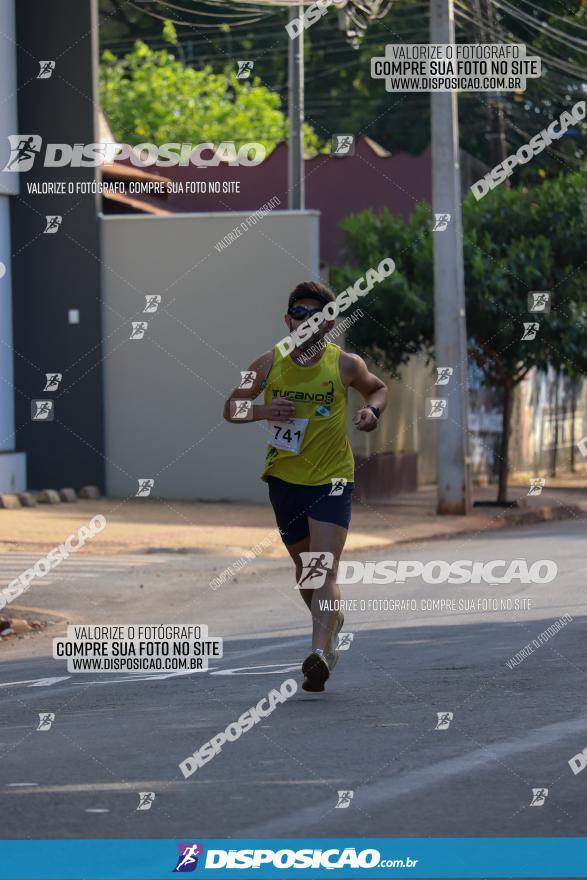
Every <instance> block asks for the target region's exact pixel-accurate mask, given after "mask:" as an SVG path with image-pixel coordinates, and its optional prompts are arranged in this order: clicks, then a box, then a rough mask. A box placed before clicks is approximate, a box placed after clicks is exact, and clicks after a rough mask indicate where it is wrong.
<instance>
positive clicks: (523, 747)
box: [0, 521, 587, 839]
mask: <svg viewBox="0 0 587 880" xmlns="http://www.w3.org/2000/svg"><path fill="white" fill-rule="evenodd" d="M399 549H400V551H401V552H397V551H396V552H395V553H394V558H399V559H417V560H418V559H419V560H422V561H429V560H436V559H444V560H447V561H453V560H457V559H472V560H479V561H487V560H490V559H500V558H502V559H507V560H509V559H515V558H524V559H527V560H529V561H535V560H538V559H551V560H554V561H555V562H556V563H557V565H558V575H557V577H556V579H555V581H553V582H552V583H550V584H543V585H537V584H527V585H520V584H519V583H516V582H514V583H512V584H510V585H507V586H491V585H487V584H480V585H464V586H450V585H446V584H439V585H426V584H423V583H422V582H421V580H416V581H413V582H409V583H407V584H404V585H389V586H386V585H376V586H375V585H374V586H365V585H361V586H351V587H345V588H344V596H345V598H347V599H350V598H356V599H358V600H360V599H390V598H392V599H398V598H400V599H401V598H408V599H415V600H416V602H417V605H418V609H417V610H416V611H404V612H401V611H400V612H391V611H385V610H365V611H361V610H357V611H354V612H349V613H347V615H346V618H347V619H346V622H345V626H344V631H345V632H352V633H353V634H354V638H353V640H352V643H351V645H350V648H349V650H347V651H344V652H342V653H341V655H340V662H339V664H338V667H337V669H336V671H335V673H334V674H333V676H332V678H331V681H330V682H329V683H328V685H327V691H326V693H325V694H322V695H307V694H305V693H304V692H303V691H301V690H299V691H298V693H297V694H295V695H294V696H293V697H292V698H291V699H289V700H288V701H286V702H284V703H283V704H281V705H278V706H277V707H276V709H275V711H274V712H273V713H272V714H271V715H269V716H268V717H267V718H266V719H265V720H263V721H262V722H261V723H259V724H257V725H255V726H254V727H253V728H252V729H251V730H250V731H249V732H247V733H244V734H243V735H242V736H241V737H240V738H239V739H238V740H236V741H235V742H228V743H226V745H225V746H224V747H223V749H222V751H221V752H220V753H219V754H218V755H216V757H214V759H213V760H211V761H210V762H209V763H207V764H206V765H205V766H203V767H201V768H200V769H199V770H197V772H196V773H195V774H194V775H193V776H191V777H190V778H189V779H187V780H186V779H184V777H183V775H182V774H181V772H180V770H179V768H178V764H179V762H180V761H182V760H183V759H184V758H186V757H187V756H188V755H190V754H191V753H192V752H193V751H195V750H196V749H198V748H199V747H200V746H202V745H203V744H204V743H205V742H206V741H208V740H210V739H211V738H212V737H213V736H214V735H215V734H217V733H219V732H220V731H223V730H224V729H225V728H226V726H227V725H228V724H230V723H231V722H233V721H236V720H237V719H238V718H239V716H240V715H242V713H243V712H245V711H246V710H247V709H248V708H249V707H251V706H253V705H255V704H256V703H257V702H258V701H259V700H260V699H261V698H262V697H263V696H265V695H266V694H267V692H268V691H269V690H270V689H271V688H274V687H278V686H279V685H280V684H281V683H282V682H283V681H284V680H285V679H287V678H290V677H293V678H294V679H295V680H296V681H298V682H300V675H299V673H298V667H299V664H300V661H301V659H302V658H303V657H304V656H305V654H306V652H307V648H308V631H309V630H308V621H307V619H306V618H307V612H306V610H305V607H304V606H303V604H302V602H301V600H300V598H299V596H297V595H296V591H295V588H294V587H293V586H292V581H291V577H290V573H289V568H288V567H287V565H286V564H285V562H284V561H259V560H257V561H253V562H251V563H250V564H249V565H248V566H247V567H246V568H245V569H244V570H243V571H242V572H241V573H240V574H239V575H238V578H237V580H236V582H234V581H230V582H228V583H226V584H224V585H223V586H222V587H220V588H219V589H217V590H216V591H214V590H211V589H210V587H209V586H208V582H209V579H210V578H211V577H213V576H214V575H215V574H218V573H219V570H221V569H222V568H223V567H224V565H226V564H228V563H229V562H231V561H232V560H230V559H221V558H213V557H209V556H199V555H182V556H179V555H178V556H172V555H164V556H159V555H157V556H147V555H145V556H141V557H133V558H132V559H129V558H127V559H126V561H125V564H124V565H123V564H121V565H120V566H119V567H118V568H117V567H116V566H115V565H114V563H112V564H111V561H110V560H108V559H103V560H100V559H99V558H97V557H95V556H92V557H87V559H85V562H84V564H85V565H86V569H85V573H86V574H88V573H89V575H91V576H87V577H79V578H77V577H72V576H71V573H70V574H69V575H68V574H67V571H66V570H65V569H64V571H63V572H62V573H59V572H54V573H52V576H51V577H52V583H50V584H49V583H47V584H44V583H42V582H40V583H39V584H38V585H35V586H33V588H32V589H31V591H30V592H29V593H28V594H26V597H25V598H24V600H23V603H24V604H28V605H29V606H30V607H34V608H36V609H52V610H57V611H60V612H61V613H63V614H66V615H67V617H68V619H69V620H70V621H75V622H82V621H85V622H88V623H109V624H119V623H131V622H132V623H141V622H148V623H169V622H171V623H202V624H204V623H205V624H207V625H208V627H209V631H210V634H211V635H214V636H221V637H223V638H224V639H225V642H224V656H223V658H222V659H221V660H218V661H216V662H213V663H211V668H210V670H209V671H208V672H199V673H195V674H189V675H179V676H172V677H167V678H161V677H160V678H151V679H149V678H145V677H143V676H135V677H132V676H128V675H124V674H112V673H102V674H98V673H94V674H79V673H78V674H71V675H70V674H68V673H67V670H66V667H65V662H64V661H57V660H53V659H52V658H51V657H50V656H48V655H49V653H50V638H49V636H53V635H56V634H57V633H58V632H61V631H63V629H64V627H63V626H57V627H53V628H51V631H50V632H48V633H45V634H44V635H43V636H41V637H35V638H32V639H30V640H28V641H19V642H18V643H16V644H14V645H13V646H11V647H9V646H7V645H3V646H2V653H1V656H2V660H3V662H2V667H1V672H0V713H1V717H2V724H1V733H0V738H1V742H0V766H1V767H2V774H1V782H0V810H1V814H2V832H3V833H2V836H3V837H4V838H28V837H34V838H108V837H117V838H142V837H145V838H149V837H172V838H176V839H179V838H181V837H182V836H185V837H186V838H187V839H192V838H194V839H196V838H200V837H202V838H205V837H249V836H250V837H265V836H277V837H287V836H296V837H297V836H300V837H303V836H308V837H316V836H318V837H319V836H333V837H345V836H351V837H361V836H373V837H377V836H384V837H410V836H414V837H420V836H421V837H427V836H458V837H460V836H483V837H487V836H505V837H516V836H534V835H539V836H540V835H546V836H559V835H560V836H583V835H584V834H585V830H586V828H587V810H586V808H585V791H586V786H587V772H584V773H579V774H578V775H574V774H573V773H572V771H571V769H570V767H569V763H568V761H569V759H570V758H571V757H572V756H573V755H575V754H577V753H579V752H580V751H581V750H582V749H583V748H585V747H587V707H586V705H585V694H586V662H585V649H584V646H585V641H586V636H587V600H586V598H585V572H586V569H587V562H586V554H585V522H584V521H571V522H561V523H553V524H543V525H539V526H533V527H531V528H528V529H512V530H508V531H500V532H493V533H489V534H484V535H482V536H479V537H476V536H467V537H463V538H460V539H457V540H451V541H442V542H441V541H436V542H431V543H428V544H427V546H426V548H425V549H423V548H422V547H410V546H408V545H405V546H402V547H401V548H399ZM390 555H391V554H390V553H389V552H388V553H387V558H389V556H390ZM79 558H81V557H78V559H79ZM359 558H361V559H363V560H365V559H371V560H377V559H384V558H386V556H385V555H382V554H377V553H370V554H368V556H362V557H359ZM4 559H5V560H6V559H7V557H4ZM64 565H67V563H65V564H64ZM87 566H89V567H90V568H87ZM92 566H94V571H93V574H92V569H91V567H92ZM82 568H83V566H82ZM496 597H498V598H499V600H500V601H501V599H508V598H509V599H511V600H512V605H513V603H514V601H515V599H519V600H520V599H524V600H530V607H529V608H526V609H525V610H513V608H512V609H511V610H503V611H501V610H498V611H496V612H494V611H487V612H483V611H481V612H473V611H461V612H458V611H457V612H451V611H445V612H439V611H428V610H421V602H422V600H424V601H425V600H428V599H432V598H435V599H438V598H450V599H455V600H457V601H458V599H468V600H470V599H474V600H477V599H483V598H496ZM526 604H528V602H527V601H526ZM563 614H568V615H571V617H572V618H573V619H572V621H571V622H570V623H568V625H566V626H565V627H564V628H563V629H562V630H561V631H560V632H559V633H558V634H556V635H555V636H554V637H552V638H551V639H550V640H548V641H547V642H546V643H545V644H543V645H541V646H539V648H538V649H536V650H535V652H534V653H533V654H531V655H530V656H529V657H527V659H525V660H523V661H522V662H521V663H519V664H518V665H517V666H515V667H513V668H512V669H510V668H508V667H507V666H506V661H507V660H508V659H509V658H510V657H512V656H514V655H515V654H516V652H518V651H521V649H522V648H523V647H524V646H525V645H526V644H528V643H531V642H532V640H533V639H537V637H538V635H539V634H540V633H541V632H542V631H543V630H544V629H545V628H546V627H547V626H549V625H550V624H552V623H553V621H555V620H557V619H558V618H560V617H561V615H563ZM55 679H59V680H55ZM39 680H45V681H39ZM43 712H52V713H54V714H55V720H54V722H53V724H52V726H51V729H50V730H47V731H38V730H37V729H36V728H37V725H38V715H39V713H43ZM439 712H452V713H453V718H452V721H451V723H450V726H449V727H448V729H446V730H435V727H436V724H437V713H439ZM533 788H547V789H548V795H547V797H546V800H545V802H544V804H543V805H542V806H533V807H530V803H531V800H532V796H533V795H532V789H533ZM149 791H150V792H154V793H155V800H154V801H153V803H152V806H151V808H150V809H149V810H137V806H138V803H139V795H138V792H149ZM338 791H353V792H354V796H353V798H352V800H351V802H350V805H349V806H347V807H346V808H341V807H339V808H337V807H336V804H337V800H338V796H337V792H338Z"/></svg>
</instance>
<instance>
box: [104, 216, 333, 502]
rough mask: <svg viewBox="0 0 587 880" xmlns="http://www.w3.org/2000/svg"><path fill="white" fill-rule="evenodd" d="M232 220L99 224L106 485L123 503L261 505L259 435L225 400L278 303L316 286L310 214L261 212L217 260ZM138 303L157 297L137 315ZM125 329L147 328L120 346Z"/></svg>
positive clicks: (235, 219)
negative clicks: (226, 416) (147, 494)
mask: <svg viewBox="0 0 587 880" xmlns="http://www.w3.org/2000/svg"><path fill="white" fill-rule="evenodd" d="M246 216H247V215H245V214H240V213H226V212H223V213H218V214H182V215H176V216H172V217H149V216H127V217H123V216H102V217H101V224H100V225H101V237H102V289H103V326H104V379H105V423H106V486H107V492H108V494H110V495H117V496H128V495H134V494H135V492H136V489H137V485H138V484H137V480H138V479H139V478H154V479H155V487H154V490H153V495H156V496H161V497H166V498H179V499H182V498H183V499H196V498H202V499H208V500H214V499H222V498H230V499H232V500H236V499H243V500H253V501H264V500H266V486H265V484H264V483H262V482H261V481H260V479H259V473H260V471H261V468H262V463H263V458H264V453H265V447H266V435H265V434H264V430H263V426H262V425H261V424H259V423H257V424H247V425H239V426H233V425H229V424H228V423H227V422H225V421H224V420H223V418H222V408H223V404H224V400H225V398H226V397H227V396H228V394H229V392H230V391H231V390H232V388H234V387H235V385H237V384H238V382H239V381H240V375H239V371H240V370H244V369H246V368H247V367H248V366H249V364H250V363H251V361H253V360H254V359H255V358H256V357H257V356H258V355H259V354H262V353H263V352H264V351H267V350H269V349H270V348H272V347H273V345H274V344H275V342H277V341H278V340H279V339H281V338H282V337H283V336H284V335H285V333H286V329H285V326H284V323H283V318H282V316H283V315H284V313H285V311H286V308H287V295H288V293H289V292H290V291H291V290H292V289H293V287H295V285H296V284H298V283H299V282H300V281H303V280H307V279H315V280H317V279H318V278H319V250H318V244H319V239H318V235H319V227H318V219H319V215H318V212H315V211H305V212H301V213H300V212H295V213H292V212H289V211H273V212H271V214H270V215H269V216H267V217H265V218H264V219H263V220H262V221H260V222H259V223H257V225H256V226H254V227H253V228H251V229H249V230H248V231H247V232H246V233H244V234H243V235H242V237H241V238H238V239H237V240H236V241H234V242H233V243H232V244H230V245H229V246H228V248H227V249H226V250H223V251H221V252H217V251H216V250H215V248H214V244H215V243H216V242H218V241H219V240H220V239H221V238H223V237H224V236H225V235H227V233H229V232H230V231H231V230H232V229H233V228H234V227H237V226H238V225H239V224H240V223H241V222H243V221H244V219H245V217H246ZM146 294H161V296H162V302H161V305H160V306H159V310H158V312H157V313H156V314H152V315H144V314H142V310H143V308H144V304H145V295H146ZM131 320H134V321H140V320H146V321H148V324H149V326H148V329H147V332H146V334H145V338H144V339H142V340H130V339H129V336H130V330H131V327H130V322H131Z"/></svg>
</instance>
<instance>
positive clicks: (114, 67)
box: [100, 22, 320, 153]
mask: <svg viewBox="0 0 587 880" xmlns="http://www.w3.org/2000/svg"><path fill="white" fill-rule="evenodd" d="M163 33H164V37H165V39H166V41H167V42H168V43H169V44H170V46H171V45H174V44H175V43H176V35H175V29H174V28H173V25H172V24H171V23H170V22H166V23H165V25H164V29H163ZM100 104H101V107H102V109H103V111H104V112H105V114H106V116H107V118H108V122H109V124H110V126H111V129H112V132H113V134H114V136H115V138H116V139H117V140H118V141H120V142H122V143H128V144H138V143H145V142H148V143H155V144H164V143H177V142H181V143H203V142H208V141H210V142H212V143H216V144H218V143H221V142H222V141H234V142H235V144H236V145H237V147H238V146H240V145H241V144H244V143H248V142H255V141H258V142H260V143H262V144H263V145H264V146H265V148H266V149H267V152H268V153H269V152H271V150H273V149H274V148H275V146H276V145H277V144H278V143H279V142H280V141H282V140H285V139H286V138H287V135H288V121H287V118H286V116H285V115H284V113H283V112H282V110H281V109H280V104H281V101H280V98H279V95H277V94H275V93H273V92H271V91H270V90H269V89H268V88H266V87H265V86H263V85H262V84H261V82H260V80H259V79H258V78H253V79H252V80H240V79H238V77H237V76H236V72H235V70H234V67H231V68H227V69H226V70H224V71H223V72H221V73H214V71H213V70H212V68H211V67H209V66H206V67H204V68H203V69H202V70H196V69H194V68H193V67H189V66H187V65H186V64H184V63H183V62H182V61H181V60H178V59H177V58H176V57H175V55H174V54H172V52H171V51H170V50H168V49H159V50H154V49H151V48H150V47H149V46H147V45H146V44H145V43H143V42H142V41H140V40H137V41H136V42H135V46H134V49H133V50H132V52H129V53H127V54H126V55H124V56H123V57H122V58H117V57H116V56H115V55H114V54H113V53H112V52H110V51H105V52H103V53H102V63H101V65H100ZM305 143H306V149H307V150H308V152H317V151H318V149H319V146H320V144H319V140H318V138H317V136H316V135H315V134H314V132H313V130H312V129H311V127H310V126H309V125H306V127H305Z"/></svg>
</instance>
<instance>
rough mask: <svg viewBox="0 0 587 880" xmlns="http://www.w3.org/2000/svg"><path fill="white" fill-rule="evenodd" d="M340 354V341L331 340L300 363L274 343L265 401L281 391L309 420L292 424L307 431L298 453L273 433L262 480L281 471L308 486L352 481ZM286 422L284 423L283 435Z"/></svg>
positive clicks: (300, 416)
mask: <svg viewBox="0 0 587 880" xmlns="http://www.w3.org/2000/svg"><path fill="white" fill-rule="evenodd" d="M339 359H340V346H338V345H334V343H332V342H329V343H328V345H327V347H326V349H325V351H324V354H323V355H322V357H321V358H320V360H319V361H318V363H317V364H314V365H313V366H311V367H301V366H299V365H298V364H296V363H295V362H294V361H293V360H292V359H291V357H290V355H286V356H285V357H284V356H283V355H281V354H280V352H279V349H278V348H277V346H276V347H275V350H274V353H273V365H272V367H271V369H270V371H269V374H268V376H267V380H266V385H265V404H266V405H267V404H269V403H270V402H271V401H272V400H273V399H274V398H276V397H287V398H288V399H289V400H291V401H292V403H293V404H294V406H295V416H294V417H295V419H299V420H305V419H307V420H308V422H307V425H305V424H302V423H300V424H297V423H296V425H294V426H291V427H292V428H298V429H300V431H301V433H302V434H303V437H302V440H301V445H300V447H299V452H297V453H296V452H291V451H288V450H287V449H281V448H277V447H276V446H273V445H272V440H273V436H272V439H271V440H270V441H269V446H268V447H267V455H266V457H265V467H264V469H263V473H262V474H261V479H262V480H266V479H267V477H278V478H279V479H280V480H285V481H286V482H287V483H299V484H301V485H304V486H320V485H323V484H325V483H330V481H331V480H332V479H335V478H342V479H345V480H348V482H352V481H353V479H354V470H355V462H354V459H353V453H352V450H351V446H350V443H349V440H348V436H347V389H346V388H345V386H344V385H343V383H342V380H341V378H340V372H339ZM287 428H288V426H287V424H285V423H284V427H283V429H282V430H281V431H280V433H281V435H282V436H283V434H284V433H285V432H286V431H287ZM294 433H295V432H294ZM287 437H288V435H287V434H286V439H287Z"/></svg>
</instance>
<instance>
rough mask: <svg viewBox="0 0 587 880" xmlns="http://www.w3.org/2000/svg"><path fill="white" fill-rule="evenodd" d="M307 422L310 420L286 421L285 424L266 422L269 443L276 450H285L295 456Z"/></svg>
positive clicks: (301, 441) (299, 447) (300, 444)
mask: <svg viewBox="0 0 587 880" xmlns="http://www.w3.org/2000/svg"><path fill="white" fill-rule="evenodd" d="M309 421H310V419H288V421H287V422H270V421H269V422H267V424H268V425H269V432H270V434H271V438H270V440H269V443H270V444H271V446H275V447H276V448H277V449H286V450H287V451H288V452H293V453H294V454H295V455H297V454H298V452H299V451H300V449H301V446H302V443H303V440H304V434H305V433H306V428H307V427H308V422H309Z"/></svg>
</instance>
